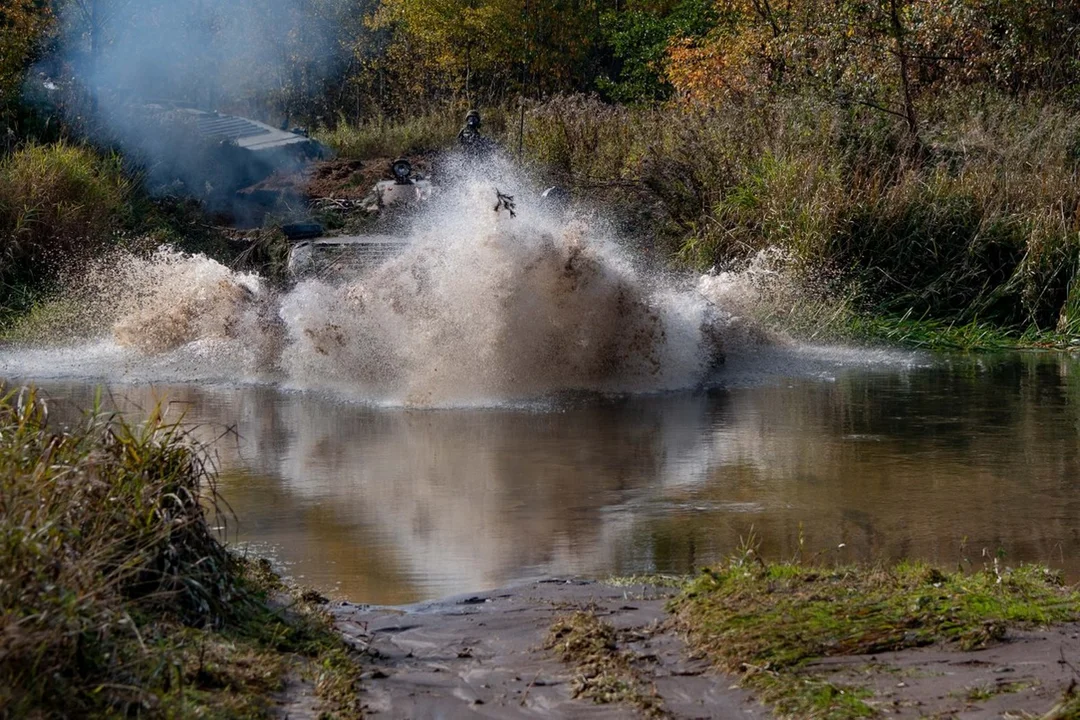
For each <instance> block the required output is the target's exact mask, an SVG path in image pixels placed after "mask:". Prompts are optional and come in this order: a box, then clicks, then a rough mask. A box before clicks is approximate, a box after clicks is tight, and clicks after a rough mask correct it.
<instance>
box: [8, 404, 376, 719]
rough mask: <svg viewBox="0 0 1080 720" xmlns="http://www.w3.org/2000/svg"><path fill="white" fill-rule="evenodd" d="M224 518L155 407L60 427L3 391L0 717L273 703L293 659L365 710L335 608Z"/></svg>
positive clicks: (335, 699)
mask: <svg viewBox="0 0 1080 720" xmlns="http://www.w3.org/2000/svg"><path fill="white" fill-rule="evenodd" d="M226 519H227V515H223V514H221V513H220V512H219V506H218V500H217V495H216V491H215V485H214V476H213V473H212V472H211V468H210V466H209V465H208V464H207V461H206V459H205V454H204V452H203V451H202V450H201V449H200V448H199V447H197V446H196V445H195V444H194V443H193V441H192V440H191V438H190V436H189V435H188V434H187V433H186V432H185V431H184V430H183V428H182V427H181V426H179V425H176V424H171V423H168V422H166V421H164V420H163V418H162V417H161V416H160V414H159V413H156V412H155V413H152V414H151V416H150V418H149V420H148V421H147V422H146V423H145V424H142V425H137V426H136V425H130V424H127V423H125V422H124V421H123V420H122V419H120V418H118V417H115V416H112V415H107V414H102V413H100V412H90V413H88V414H87V415H86V416H85V418H84V419H83V420H82V421H81V422H79V423H78V424H76V425H74V426H72V427H58V426H54V425H53V424H52V423H51V422H50V418H49V412H48V403H47V402H46V401H45V400H44V399H42V398H40V397H38V396H37V395H36V394H35V393H34V392H33V391H31V390H26V389H24V390H22V391H20V392H18V393H15V394H12V393H7V394H4V395H3V396H2V397H0V717H3V718H8V717H11V718H14V717H27V716H31V717H34V716H40V717H52V716H57V717H60V716H80V717H106V716H115V715H139V716H143V717H169V718H188V717H222V718H225V717H230V718H232V717H245V718H247V717H250V718H258V717H269V716H270V715H271V713H272V707H271V699H272V695H273V693H275V692H277V691H279V690H280V689H281V688H282V683H283V678H284V677H285V676H286V674H287V673H300V674H305V673H306V674H308V675H311V676H312V678H313V680H315V681H316V687H317V690H318V691H319V692H320V693H321V698H322V700H323V702H324V704H325V707H326V709H327V711H328V712H330V713H331V714H340V715H341V716H352V715H356V714H358V712H359V708H358V707H357V706H356V703H357V701H356V700H355V694H354V693H352V692H350V691H351V689H352V686H353V685H354V684H355V678H356V677H357V676H358V670H357V667H356V663H355V660H354V659H353V658H352V656H351V655H350V654H349V653H348V651H347V650H346V648H345V645H344V643H343V641H342V640H341V639H340V638H339V637H338V636H337V635H336V634H335V633H334V632H333V630H332V628H331V625H330V623H329V620H328V618H327V617H325V616H324V615H323V614H322V611H321V610H320V609H319V608H318V607H317V606H315V605H312V604H310V603H304V602H300V601H298V600H296V599H294V598H291V597H290V595H289V593H288V592H287V589H286V588H284V587H283V586H281V585H280V583H279V582H278V581H277V580H276V579H275V578H274V577H273V575H272V574H271V573H269V572H268V566H267V565H266V564H265V563H253V562H249V561H247V560H245V559H242V558H239V557H236V556H235V555H233V554H232V553H230V552H229V551H228V550H227V549H226V548H225V546H224V545H223V544H222V542H221V539H220V537H219V535H218V533H217V532H216V531H214V530H212V529H211V523H214V524H217V523H221V522H224V521H225V520H226ZM346 688H347V689H348V690H346Z"/></svg>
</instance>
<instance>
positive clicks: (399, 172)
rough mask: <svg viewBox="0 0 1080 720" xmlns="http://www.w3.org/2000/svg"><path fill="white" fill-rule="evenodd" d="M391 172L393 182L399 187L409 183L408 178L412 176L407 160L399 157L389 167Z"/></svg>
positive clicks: (410, 164)
mask: <svg viewBox="0 0 1080 720" xmlns="http://www.w3.org/2000/svg"><path fill="white" fill-rule="evenodd" d="M390 169H391V171H393V173H394V180H396V181H397V183H398V184H399V185H405V184H408V182H409V176H410V175H412V163H410V162H409V161H408V159H406V158H403V157H400V158H398V159H397V160H395V161H394V162H393V163H392V164H391V165H390Z"/></svg>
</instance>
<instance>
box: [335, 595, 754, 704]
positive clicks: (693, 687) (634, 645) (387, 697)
mask: <svg viewBox="0 0 1080 720" xmlns="http://www.w3.org/2000/svg"><path fill="white" fill-rule="evenodd" d="M673 592H674V591H673V590H671V589H666V588H657V587H653V586H648V585H634V586H628V587H612V586H610V585H605V584H602V583H596V582H589V581H584V580H544V581H539V582H533V583H529V584H525V585H519V586H515V587H510V588H504V589H500V590H493V591H490V592H484V593H477V594H474V595H464V596H458V597H454V598H449V599H446V600H440V601H437V602H433V603H423V604H419V605H412V606H406V607H401V608H389V607H376V606H362V605H352V604H348V603H346V604H342V605H340V606H338V607H336V608H335V609H334V614H335V617H336V619H337V622H338V626H339V628H340V629H341V630H342V632H343V633H344V634H345V636H346V637H347V638H348V639H349V640H350V642H352V643H353V644H354V646H355V647H357V648H358V649H360V650H362V651H363V652H364V653H366V654H367V656H368V657H367V659H366V660H365V664H366V665H367V667H368V668H369V670H368V672H367V673H366V676H365V678H364V680H363V690H362V692H363V693H364V698H365V704H366V707H367V711H368V712H369V713H370V714H371V715H372V716H374V717H386V718H478V717H489V718H579V717H580V718H626V717H633V716H635V715H638V714H640V713H639V712H638V710H637V709H636V708H634V707H632V706H628V705H624V704H606V705H600V704H595V703H593V702H592V701H590V700H587V699H578V698H575V697H574V691H573V687H574V682H573V680H574V673H575V672H576V671H575V670H574V668H571V667H569V666H567V665H564V664H563V663H561V662H560V661H559V660H558V659H557V657H556V655H555V654H554V653H553V652H552V651H550V650H546V649H544V640H545V637H546V636H547V633H548V630H549V628H550V627H551V625H552V624H553V623H554V622H555V621H556V619H558V618H560V617H563V616H565V615H567V614H568V613H572V612H574V611H576V610H591V611H592V612H594V613H595V614H596V615H597V616H598V617H600V618H601V619H602V620H603V621H604V622H607V623H610V624H611V625H613V626H614V627H615V628H616V629H617V630H620V631H624V630H625V631H632V632H621V633H619V637H620V638H621V639H622V640H621V641H620V645H621V646H620V647H619V650H622V651H625V652H629V653H631V654H633V655H634V656H635V658H636V659H635V661H634V666H635V668H634V669H635V670H636V671H637V672H638V673H639V677H640V678H642V679H643V681H644V683H645V685H646V690H647V691H648V692H650V693H654V694H655V696H658V697H659V698H660V702H661V707H662V709H663V711H664V712H666V713H667V717H672V718H764V717H770V715H769V713H768V712H767V711H766V709H765V708H763V707H761V706H760V705H757V704H756V703H755V702H754V701H753V699H752V697H751V695H750V694H749V693H747V692H746V691H744V690H741V689H738V688H736V687H734V686H735V679H734V678H732V677H730V676H726V675H719V674H716V673H714V672H712V671H711V670H710V669H709V666H708V663H707V662H706V661H705V660H703V659H701V658H696V659H695V658H692V657H690V655H689V654H688V653H687V649H686V647H685V645H684V644H683V642H682V640H681V639H680V638H679V637H678V635H677V634H676V633H675V631H674V630H673V629H672V628H671V627H669V626H668V625H666V624H665V621H666V619H667V613H666V612H665V611H664V606H665V604H666V603H667V600H668V599H669V598H670V597H671V594H672V593H673ZM623 641H625V644H624V642H623Z"/></svg>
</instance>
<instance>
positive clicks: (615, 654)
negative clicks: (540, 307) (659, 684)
mask: <svg viewBox="0 0 1080 720" xmlns="http://www.w3.org/2000/svg"><path fill="white" fill-rule="evenodd" d="M545 647H546V648H547V649H549V650H553V651H555V652H556V653H558V654H559V658H560V659H561V660H562V661H563V662H564V663H567V664H568V665H572V666H574V669H575V674H574V680H573V693H574V697H583V698H587V699H589V700H592V701H593V702H595V703H600V704H606V703H628V704H630V705H634V706H635V707H637V708H638V709H639V710H641V711H642V712H644V713H645V714H646V715H647V716H649V717H666V713H665V712H664V710H663V707H662V705H661V703H660V699H659V698H658V697H656V696H655V695H650V694H647V693H645V692H644V690H643V688H642V685H643V683H642V681H641V679H640V678H639V677H638V673H637V672H636V671H635V670H634V667H633V657H632V656H631V655H630V654H629V653H627V652H625V651H623V650H620V649H619V646H618V633H617V632H616V630H615V628H614V627H612V626H611V625H610V624H608V623H605V622H604V621H602V620H601V619H600V618H598V617H597V616H596V613H594V612H591V611H588V610H580V611H578V612H575V613H573V614H572V615H567V616H565V617H562V618H559V619H558V620H556V621H555V623H554V624H553V625H552V626H551V629H550V630H549V631H548V637H547V641H546V642H545Z"/></svg>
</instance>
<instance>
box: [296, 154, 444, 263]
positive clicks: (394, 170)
mask: <svg viewBox="0 0 1080 720" xmlns="http://www.w3.org/2000/svg"><path fill="white" fill-rule="evenodd" d="M390 171H391V174H392V175H393V177H394V179H393V180H380V181H378V182H377V183H375V186H374V187H373V188H372V189H371V192H369V193H368V195H367V197H365V198H364V199H363V200H362V201H361V203H360V208H361V209H362V210H363V211H364V212H365V213H367V214H368V215H369V216H379V215H381V214H382V213H384V212H386V211H387V210H389V209H392V210H393V211H394V212H399V211H406V210H408V209H412V208H415V207H417V206H419V205H421V204H423V203H425V202H427V201H428V200H430V199H431V197H432V194H433V192H434V187H433V185H432V184H431V181H430V180H428V179H426V178H424V177H421V176H419V175H417V174H415V173H414V172H413V167H412V163H410V162H409V161H408V160H407V159H406V158H398V159H397V160H395V161H394V162H393V163H391V165H390ZM307 226H308V224H305V223H298V224H296V225H294V226H292V228H301V227H307ZM292 228H290V229H292ZM286 234H287V235H289V236H290V239H294V238H295V239H302V240H303V241H302V242H298V243H296V244H294V245H293V246H292V247H291V248H290V250H289V259H288V270H289V275H290V276H291V277H293V278H294V279H300V278H303V277H313V276H314V277H322V278H326V277H333V276H340V275H342V274H349V273H354V272H355V271H357V270H359V269H362V268H364V267H369V266H371V265H375V264H377V263H379V262H381V261H383V260H385V259H386V258H388V257H392V256H393V255H395V254H396V253H398V252H400V251H401V250H402V249H403V248H404V247H405V245H406V244H407V243H408V240H407V238H405V237H403V236H401V235H395V234H392V233H373V234H365V235H338V236H331V237H316V238H311V235H310V234H309V233H306V234H304V235H301V234H299V233H292V234H290V233H289V232H288V231H286Z"/></svg>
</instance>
